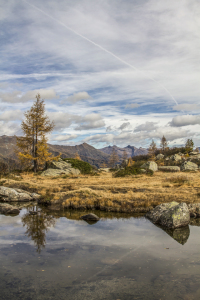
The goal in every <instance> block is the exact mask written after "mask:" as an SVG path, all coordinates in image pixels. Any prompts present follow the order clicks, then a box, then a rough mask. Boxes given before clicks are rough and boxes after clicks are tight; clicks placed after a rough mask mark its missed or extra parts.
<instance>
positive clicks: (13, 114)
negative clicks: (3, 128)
mask: <svg viewBox="0 0 200 300" xmlns="http://www.w3.org/2000/svg"><path fill="white" fill-rule="evenodd" d="M22 118H23V113H22V111H21V110H19V109H17V110H7V111H5V112H3V113H2V114H1V115H0V120H2V121H16V120H22Z"/></svg>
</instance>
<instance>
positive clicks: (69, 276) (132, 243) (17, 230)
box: [0, 208, 200, 300]
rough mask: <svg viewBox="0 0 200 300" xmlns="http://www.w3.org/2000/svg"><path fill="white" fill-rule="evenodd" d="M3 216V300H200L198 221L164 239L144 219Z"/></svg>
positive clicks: (0, 279) (0, 234)
mask: <svg viewBox="0 0 200 300" xmlns="http://www.w3.org/2000/svg"><path fill="white" fill-rule="evenodd" d="M29 210H30V209H29V208H26V209H23V210H22V211H21V212H20V215H18V216H14V217H12V216H4V215H0V264H1V268H0V290H1V299H6V300H7V299H13V300H15V299H20V300H21V299H27V300H28V299H42V300H43V299H54V300H55V299H56V300H57V299H88V298H90V299H115V300H117V299H121V300H122V299H131V300H132V299H142V300H143V299H152V300H156V299H158V300H159V299H170V300H172V299H174V300H175V299H185V300H189V299H200V284H199V283H200V239H199V235H200V227H198V225H200V224H199V222H198V221H193V224H192V225H190V226H189V227H186V228H185V229H181V230H178V231H168V232H165V231H164V230H163V229H162V228H159V227H157V226H155V225H153V224H152V223H151V222H150V221H148V220H146V219H145V218H144V217H142V216H130V215H125V214H124V215H123V214H108V213H102V212H99V211H98V212H95V213H96V214H98V215H99V216H100V217H101V220H100V221H98V222H97V223H92V224H88V223H87V222H85V221H83V220H79V217H80V216H81V215H82V214H84V213H83V212H75V211H68V212H62V213H60V212H48V211H44V210H43V211H41V212H40V213H39V214H38V215H30V214H29Z"/></svg>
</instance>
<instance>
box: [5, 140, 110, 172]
mask: <svg viewBox="0 0 200 300" xmlns="http://www.w3.org/2000/svg"><path fill="white" fill-rule="evenodd" d="M48 146H49V151H50V152H51V153H53V154H54V155H58V154H59V153H61V154H62V155H61V157H62V158H69V157H74V156H75V154H76V153H78V154H79V156H80V157H81V159H82V160H83V161H86V162H89V163H90V164H91V165H94V166H96V167H100V166H101V165H102V164H103V163H108V161H109V154H106V153H104V152H102V151H100V150H98V149H95V148H94V147H92V146H90V145H88V144H86V143H83V144H81V145H77V146H63V145H52V144H48ZM15 147H16V136H6V135H3V136H0V160H3V161H6V160H7V159H8V158H9V159H16V155H15V152H14V151H15Z"/></svg>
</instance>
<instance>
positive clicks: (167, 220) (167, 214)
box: [146, 202, 190, 229]
mask: <svg viewBox="0 0 200 300" xmlns="http://www.w3.org/2000/svg"><path fill="white" fill-rule="evenodd" d="M146 217H147V218H148V219H150V220H151V221H152V222H153V223H155V224H160V225H161V226H163V227H166V228H172V229H174V228H179V227H184V226H187V225H188V224H189V222H190V212H189V209H188V206H187V204H186V203H180V204H178V203H177V202H171V203H164V204H160V205H158V206H156V207H155V208H154V209H153V210H152V211H150V212H148V213H147V214H146Z"/></svg>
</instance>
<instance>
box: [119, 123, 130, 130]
mask: <svg viewBox="0 0 200 300" xmlns="http://www.w3.org/2000/svg"><path fill="white" fill-rule="evenodd" d="M130 125H131V123H130V122H125V123H123V124H122V125H120V126H119V128H118V129H119V130H124V129H127V128H129V127H130Z"/></svg>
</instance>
